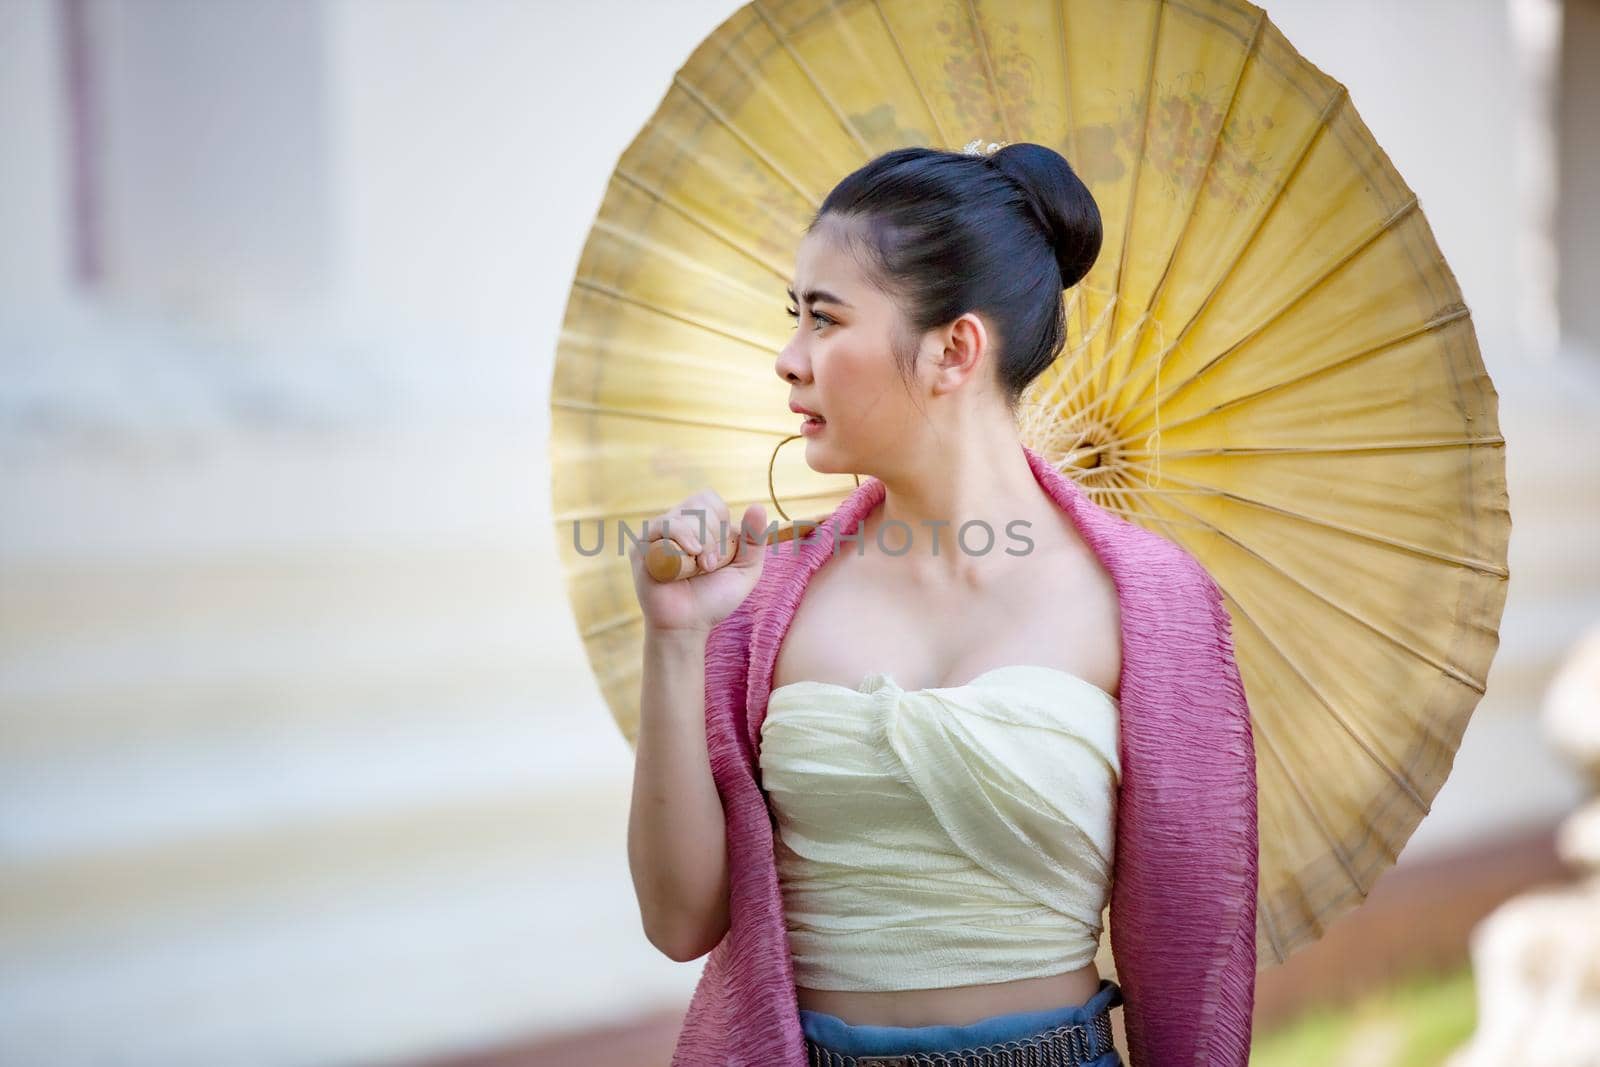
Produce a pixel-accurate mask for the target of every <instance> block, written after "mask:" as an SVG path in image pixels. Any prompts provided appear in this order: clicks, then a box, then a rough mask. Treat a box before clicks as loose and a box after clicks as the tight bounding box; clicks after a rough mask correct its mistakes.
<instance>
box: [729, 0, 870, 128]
mask: <svg viewBox="0 0 1600 1067" xmlns="http://www.w3.org/2000/svg"><path fill="white" fill-rule="evenodd" d="M750 6H751V7H752V8H753V9H754V10H755V13H756V14H757V15H760V16H761V21H763V22H765V23H766V24H767V29H768V30H769V31H771V33H772V36H773V37H774V38H776V39H777V42H778V44H779V45H780V46H781V47H782V48H783V50H784V51H785V52H787V53H788V54H789V58H790V59H792V60H794V65H795V66H797V67H799V68H800V73H801V74H803V75H805V79H806V81H808V82H810V83H811V89H812V91H813V92H815V93H816V94H817V96H818V98H819V99H821V101H822V102H823V103H824V104H826V105H827V106H828V110H829V111H831V112H833V117H834V119H835V120H837V121H838V123H839V125H840V126H843V127H844V130H845V132H846V133H848V134H849V135H850V137H851V139H852V140H854V141H855V143H856V147H857V148H858V149H860V151H861V157H862V158H863V159H870V158H872V148H871V147H870V146H869V145H868V144H867V141H866V138H864V137H862V136H861V131H860V130H858V129H856V125H855V123H853V122H851V121H850V117H849V116H848V115H846V114H845V113H844V111H843V110H841V109H840V107H839V105H838V104H837V103H836V102H835V101H834V99H833V97H832V96H830V95H829V94H828V91H827V90H826V89H824V88H823V87H822V84H821V83H820V82H818V81H817V79H816V76H815V75H813V74H812V73H811V67H810V66H809V65H808V64H807V63H806V61H805V59H804V58H802V57H801V55H800V53H799V52H798V51H796V50H795V48H794V46H793V45H791V44H790V43H789V37H788V35H787V34H785V33H783V32H782V31H780V30H779V29H778V24H777V23H775V22H773V21H772V17H771V16H770V15H768V14H767V11H766V9H765V8H763V7H762V6H761V0H751V4H750ZM830 13H831V14H832V15H833V17H834V19H835V21H837V20H838V9H837V8H832V9H830ZM746 73H749V72H748V71H747V72H746ZM755 80H756V79H755V78H754V77H751V81H752V82H754V81H755Z"/></svg>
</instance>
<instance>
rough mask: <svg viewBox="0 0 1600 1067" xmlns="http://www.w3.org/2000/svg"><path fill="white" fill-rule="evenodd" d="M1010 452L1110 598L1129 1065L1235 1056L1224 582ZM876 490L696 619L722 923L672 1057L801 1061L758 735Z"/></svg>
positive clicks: (1243, 1026) (1246, 943) (1239, 889)
mask: <svg viewBox="0 0 1600 1067" xmlns="http://www.w3.org/2000/svg"><path fill="white" fill-rule="evenodd" d="M1023 451H1024V452H1025V453H1026V455H1027V458H1028V463H1029V465H1030V466H1031V467H1032V468H1033V473H1034V477H1035V478H1037V479H1038V481H1039V484H1040V485H1041V486H1042V487H1043V488H1044V489H1045V490H1046V491H1047V492H1048V493H1049V494H1050V496H1051V497H1053V498H1054V499H1055V501H1056V503H1057V504H1059V505H1060V506H1061V507H1062V508H1063V509H1065V511H1066V512H1067V514H1068V516H1070V517H1071V519H1072V521H1073V522H1074V523H1075V524H1076V526H1077V528H1078V531H1079V533H1080V534H1082V535H1083V537H1084V539H1085V541H1087V543H1088V544H1089V545H1090V547H1091V548H1092V549H1093V550H1094V552H1095V554H1096V555H1097V556H1098V557H1099V558H1100V560H1101V562H1102V563H1103V564H1105V566H1106V569H1107V570H1108V571H1109V573H1110V574H1111V576H1112V579H1113V581H1114V582H1115V584H1116V587H1117V598H1118V602H1119V604H1120V605H1121V615H1122V650H1123V651H1122V657H1123V658H1122V675H1121V692H1120V693H1119V698H1120V706H1121V709H1120V710H1121V715H1120V720H1119V721H1120V727H1121V737H1120V739H1119V741H1118V746H1119V747H1118V751H1119V754H1120V756H1121V761H1122V784H1121V788H1120V792H1119V794H1118V807H1117V826H1116V850H1115V856H1114V861H1113V868H1112V877H1113V882H1112V889H1111V915H1110V921H1109V930H1110V937H1111V950H1112V955H1113V957H1114V958H1115V961H1116V978H1117V981H1118V984H1119V985H1120V986H1121V987H1122V991H1123V996H1124V998H1125V1001H1124V1004H1123V1007H1122V1011H1123V1021H1124V1024H1125V1027H1126V1032H1127V1037H1128V1051H1129V1059H1130V1061H1131V1063H1130V1067H1176V1065H1179V1064H1184V1065H1188V1064H1197V1065H1207V1067H1230V1065H1238V1067H1244V1065H1245V1064H1246V1063H1247V1062H1248V1060H1249V1053H1250V1031H1251V1014H1252V1010H1253V1007H1254V1000H1255V972H1256V942H1255V934H1256V875H1257V846H1256V763H1255V749H1254V743H1253V740H1252V736H1251V729H1250V710H1249V707H1248V705H1247V704H1246V702H1245V693H1244V685H1243V683H1242V682H1241V680H1240V677H1239V670H1238V666H1237V665H1236V663H1235V660H1234V650H1233V637H1232V631H1231V629H1230V625H1231V624H1230V621H1229V617H1228V614H1227V610H1226V609H1225V608H1224V607H1223V604H1222V594H1221V590H1220V589H1219V588H1218V587H1217V584H1216V583H1215V582H1214V581H1213V580H1212V578H1211V577H1210V575H1209V574H1208V573H1207V572H1206V570H1205V568H1204V567H1203V566H1201V564H1200V563H1199V562H1198V561H1197V560H1196V559H1195V558H1194V557H1193V556H1191V555H1190V554H1189V553H1188V552H1187V551H1186V550H1185V549H1183V548H1182V547H1181V546H1179V545H1178V544H1176V543H1175V542H1173V541H1170V540H1168V539H1166V538H1164V537H1162V536H1160V535H1158V534H1155V533H1152V532H1150V531H1149V530H1146V529H1145V528H1144V527H1141V526H1137V525H1135V524H1133V523H1130V522H1128V521H1126V520H1124V519H1122V518H1121V517H1119V516H1117V515H1115V514H1113V513H1112V512H1110V511H1107V510H1105V509H1104V508H1101V507H1099V506H1098V505H1096V504H1095V503H1094V502H1093V501H1092V500H1090V499H1089V498H1088V497H1087V495H1086V494H1085V492H1084V490H1082V489H1081V488H1080V487H1079V486H1078V484H1077V482H1076V481H1074V480H1073V479H1072V478H1070V477H1068V476H1066V475H1064V474H1062V473H1061V472H1060V471H1058V470H1056V469H1055V467H1053V466H1051V465H1050V464H1049V463H1048V462H1047V461H1045V460H1044V459H1043V458H1042V457H1041V456H1040V455H1039V454H1038V453H1036V452H1034V451H1033V450H1032V449H1030V448H1027V447H1024V448H1023ZM884 492H885V490H884V485H883V483H882V481H880V480H878V479H877V478H870V477H869V478H867V479H865V480H864V481H863V482H862V484H861V485H860V486H858V487H856V489H855V490H854V491H853V492H852V493H851V494H850V495H849V496H848V497H846V498H845V500H844V501H843V502H841V503H840V505H839V506H838V507H837V508H836V509H835V510H834V512H833V513H832V514H831V515H829V516H828V517H827V518H826V519H824V520H822V523H821V526H820V527H819V529H818V530H817V532H816V533H814V534H812V535H811V536H809V537H806V538H804V539H796V540H794V541H789V542H782V543H779V544H776V545H769V546H767V548H766V549H765V551H766V552H767V557H766V559H765V561H764V562H763V564H762V573H761V577H760V579H759V580H758V581H757V583H756V586H755V588H754V589H752V590H751V592H750V595H749V596H747V597H746V598H745V600H744V602H743V603H741V604H740V605H739V607H738V608H737V609H736V610H735V611H734V612H733V613H732V614H731V615H729V616H728V617H727V618H726V619H724V620H722V622H720V623H719V624H717V626H716V627H715V628H714V629H713V630H712V631H711V635H710V637H709V641H708V645H707V648H706V686H705V690H706V740H707V745H708V749H709V752H710V758H711V770H712V775H713V777H714V779H715V781H716V786H717V790H718V793H719V794H720V795H721V797H722V803H723V807H724V811H725V813H726V821H727V833H728V862H729V866H730V874H729V878H730V882H731V900H730V911H731V925H730V927H729V929H728V932H727V934H726V935H725V936H724V937H723V939H722V941H721V942H719V943H718V944H717V946H716V948H714V949H712V951H711V953H710V954H709V955H708V956H707V957H706V962H705V969H704V971H703V972H702V974H701V976H700V981H699V984H698V985H697V986H696V987H695V991H694V995H693V997H692V999H691V1000H690V1003H689V1009H688V1014H687V1015H686V1017H685V1019H684V1023H683V1028H682V1031H681V1032H680V1034H679V1036H678V1043H677V1048H676V1050H675V1052H674V1054H673V1057H672V1064H673V1067H691V1065H692V1067H758V1065H759V1067H805V1063H806V1058H805V1052H804V1045H803V1043H802V1035H801V1030H800V1016H799V1007H798V1003H797V1001H796V998H795V991H794V971H793V963H792V961H791V959H790V956H789V945H788V935H787V930H786V927H785V925H784V918H783V902H782V897H781V895H780V893H779V889H778V877H777V867H776V862H775V860H774V856H773V823H772V818H771V814H770V812H769V809H768V807H767V803H766V799H765V794H764V793H763V792H762V790H761V786H760V783H759V780H758V778H759V771H760V768H759V764H758V762H757V758H756V753H757V745H758V743H759V739H760V731H761V721H762V719H763V718H764V717H765V715H766V709H767V693H768V691H769V690H770V688H771V684H772V672H773V666H774V663H775V661H776V659H777V652H778V647H779V645H780V643H781V642H782V640H783V636H784V634H785V633H786V632H787V630H788V628H789V622H790V620H791V619H792V618H793V617H794V613H795V611H796V609H797V608H798V607H799V605H800V598H801V596H802V595H803V594H804V593H805V589H806V583H807V582H808V581H809V580H810V578H811V575H812V574H813V573H815V572H816V570H817V569H818V567H820V566H821V565H822V564H823V563H824V562H826V561H827V560H828V559H829V558H830V553H831V550H832V545H833V539H832V534H831V533H830V531H832V530H834V529H837V530H838V531H839V532H841V533H848V532H850V531H853V530H854V529H855V528H856V525H857V523H858V522H859V521H860V520H861V519H862V518H863V517H864V516H865V515H867V514H868V513H869V512H870V511H871V510H872V508H873V507H875V506H876V505H877V504H878V502H879V501H880V500H882V499H883V497H884ZM836 524H837V525H836ZM841 550H842V551H849V550H852V549H851V548H850V544H849V543H846V544H845V546H844V547H843V548H842V549H841Z"/></svg>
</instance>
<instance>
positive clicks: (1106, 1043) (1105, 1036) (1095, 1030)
mask: <svg viewBox="0 0 1600 1067" xmlns="http://www.w3.org/2000/svg"><path fill="white" fill-rule="evenodd" d="M805 1042H806V1063H807V1064H808V1067H1076V1065H1078V1064H1083V1063H1088V1062H1090V1061H1091V1060H1094V1059H1096V1058H1097V1057H1100V1056H1104V1055H1105V1054H1106V1053H1107V1052H1108V1051H1110V1050H1111V1048H1112V1047H1113V1045H1112V1040H1111V1013H1110V1012H1109V1011H1102V1012H1101V1013H1100V1014H1098V1015H1096V1016H1095V1017H1094V1018H1093V1019H1091V1020H1090V1021H1089V1022H1087V1023H1062V1024H1061V1025H1060V1026H1052V1027H1051V1028H1050V1029H1048V1030H1043V1031H1041V1032H1039V1033H1037V1034H1031V1035H1029V1036H1028V1037H1025V1038H1020V1039H1018V1040H1015V1041H994V1042H991V1043H990V1044H987V1045H974V1046H972V1047H970V1048H962V1049H954V1050H952V1051H950V1052H901V1053H897V1054H894V1055H872V1056H852V1055H849V1054H847V1053H843V1052H835V1051H833V1050H832V1049H830V1048H829V1047H828V1046H826V1045H820V1044H818V1043H817V1042H815V1041H813V1040H812V1039H811V1038H810V1037H809V1036H807V1037H806V1038H805Z"/></svg>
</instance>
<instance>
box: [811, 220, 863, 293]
mask: <svg viewBox="0 0 1600 1067" xmlns="http://www.w3.org/2000/svg"><path fill="white" fill-rule="evenodd" d="M864 281H865V279H864V278H863V277H862V274H861V268H860V267H859V266H857V264H856V260H855V257H854V256H852V255H851V254H850V250H849V248H848V247H847V246H846V244H845V241H844V240H843V239H842V236H841V235H840V234H839V233H838V232H837V231H836V230H835V229H833V228H832V227H829V226H818V227H817V228H816V229H815V230H813V231H811V232H810V233H808V234H806V235H805V237H803V238H802V239H801V241H800V247H799V248H798V250H797V251H796V252H795V276H794V282H795V285H794V288H795V289H796V290H797V291H799V290H800V289H827V290H829V291H831V292H835V293H838V294H839V295H840V296H842V297H844V298H845V299H846V300H850V301H852V302H854V300H855V296H856V295H859V294H860V291H861V290H862V288H863V287H864Z"/></svg>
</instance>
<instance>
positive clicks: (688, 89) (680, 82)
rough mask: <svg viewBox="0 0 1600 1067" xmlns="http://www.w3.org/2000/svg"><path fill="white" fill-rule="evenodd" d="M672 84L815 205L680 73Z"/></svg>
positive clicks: (795, 181) (812, 199)
mask: <svg viewBox="0 0 1600 1067" xmlns="http://www.w3.org/2000/svg"><path fill="white" fill-rule="evenodd" d="M672 84H673V85H676V86H678V87H679V88H681V89H682V90H683V91H684V92H685V93H687V94H688V96H689V98H690V99H692V100H693V101H694V102H695V103H697V104H699V105H700V107H701V108H702V109H703V110H704V111H705V113H706V114H708V115H710V116H711V117H712V119H714V120H715V121H716V123H717V125H719V126H721V127H722V128H723V129H725V130H727V131H728V132H729V133H730V134H732V135H733V137H734V139H736V140H737V141H738V142H739V143H740V144H742V145H744V147H745V151H747V152H749V153H750V154H751V155H752V156H754V157H755V158H756V159H758V160H760V161H761V162H762V163H763V164H764V165H765V166H766V168H767V169H768V170H770V171H772V173H773V174H775V175H777V176H778V177H779V178H781V179H783V181H784V182H786V183H787V184H788V186H789V187H790V188H791V189H793V190H794V191H795V192H796V193H798V194H799V196H800V199H802V200H804V201H805V202H806V203H808V204H815V203H817V201H818V198H817V196H816V194H814V193H813V192H812V191H811V190H809V189H807V188H806V187H805V186H804V185H803V184H801V182H800V180H799V179H798V178H796V177H795V176H794V175H792V174H790V173H789V172H788V171H786V170H784V169H783V167H781V166H780V165H779V164H778V162H777V160H775V159H773V158H772V157H771V156H769V155H768V154H767V153H765V152H763V151H762V150H761V148H760V147H759V146H758V145H757V144H756V143H755V142H754V141H752V140H750V138H748V137H746V136H745V135H744V132H743V131H742V130H740V129H739V128H738V127H737V126H736V125H734V123H733V122H732V121H731V120H730V119H729V118H728V117H727V116H726V115H724V114H723V113H722V110H721V109H720V108H718V107H717V105H715V104H713V103H712V102H711V101H710V100H708V99H706V97H705V95H704V94H703V93H701V92H700V90H698V89H696V88H695V87H694V86H692V85H690V84H689V83H688V82H687V81H685V80H684V77H683V74H682V73H681V72H680V73H675V74H673V75H672Z"/></svg>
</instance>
